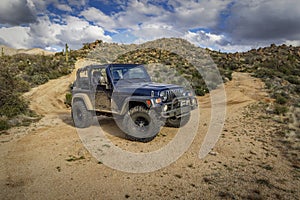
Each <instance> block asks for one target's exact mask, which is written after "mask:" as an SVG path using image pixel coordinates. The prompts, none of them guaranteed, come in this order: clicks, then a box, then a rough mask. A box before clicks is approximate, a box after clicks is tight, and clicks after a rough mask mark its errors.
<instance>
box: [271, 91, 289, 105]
mask: <svg viewBox="0 0 300 200" xmlns="http://www.w3.org/2000/svg"><path fill="white" fill-rule="evenodd" d="M274 98H275V99H276V103H278V104H281V105H283V104H286V103H287V101H288V99H287V98H286V97H285V95H284V94H282V93H279V94H278V93H276V94H274Z"/></svg>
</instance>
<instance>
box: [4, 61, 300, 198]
mask: <svg viewBox="0 0 300 200" xmlns="http://www.w3.org/2000/svg"><path fill="white" fill-rule="evenodd" d="M88 63H91V62H90V61H86V60H80V61H78V62H77V63H76V68H78V67H81V66H85V65H87V64H88ZM74 78H75V77H74V73H73V74H71V75H69V76H65V77H62V78H60V79H57V80H51V81H49V82H48V83H46V84H44V85H42V86H39V87H37V88H34V89H32V90H31V91H30V92H29V93H27V94H25V97H26V98H28V99H29V100H30V101H31V108H32V109H33V110H34V111H36V112H37V113H39V114H42V115H43V116H44V117H43V118H42V119H41V120H40V121H39V122H36V123H34V124H32V125H30V126H29V127H18V128H13V129H10V130H9V131H7V134H3V135H1V136H0V142H1V143H0V144H1V145H0V152H1V153H0V158H1V164H0V197H1V199H125V198H128V199H175V198H179V199H216V198H220V199H221V198H222V199H224V198H227V199H231V198H237V199H241V198H242V199H245V198H249V199H280V198H281V199H299V198H300V191H299V183H300V180H299V174H297V172H296V171H295V170H294V169H293V168H292V167H291V166H290V165H291V164H290V163H289V162H288V161H287V160H286V159H285V158H284V157H283V155H282V154H281V152H280V151H279V149H278V148H277V147H276V146H277V145H279V144H278V143H276V142H274V141H273V138H275V137H277V136H276V130H277V129H278V128H279V125H278V124H275V123H274V122H273V121H272V120H271V119H270V116H267V115H266V114H264V111H262V110H261V108H262V106H261V105H260V103H259V102H264V101H268V98H267V94H266V93H265V92H264V84H263V83H262V82H261V81H260V80H258V79H255V78H252V77H251V76H250V75H249V74H244V73H234V74H233V80H232V81H230V82H228V83H226V94H227V115H226V116H227V117H226V123H225V125H224V129H223V132H222V135H221V137H220V138H219V140H218V143H217V144H216V146H215V147H214V149H213V151H212V152H211V153H210V154H209V155H207V156H206V157H205V158H204V159H199V158H198V153H199V149H200V146H201V144H202V142H203V139H204V136H205V134H206V131H207V129H208V126H209V123H210V116H211V113H210V109H211V106H210V97H209V95H206V96H204V97H199V105H200V113H201V122H200V124H199V128H198V132H197V135H196V138H195V140H194V141H193V143H192V145H191V146H190V148H189V149H188V151H187V152H186V153H184V155H183V156H182V157H180V158H179V159H178V160H177V161H176V162H174V163H173V164H171V165H169V166H167V167H165V168H163V169H160V170H157V171H155V172H151V173H144V174H133V173H125V172H121V171H116V170H113V169H111V168H109V167H107V166H105V165H104V164H101V163H99V162H98V161H97V160H96V159H95V158H93V157H92V156H91V155H90V153H89V152H88V151H87V150H86V149H85V147H84V146H83V144H82V142H81V140H80V138H79V136H78V134H77V132H76V129H75V128H74V127H73V123H72V120H71V117H70V109H68V108H66V106H65V105H64V103H63V102H64V98H65V93H66V91H67V88H68V86H69V84H70V83H71V82H72V81H73V80H74ZM213 92H216V93H217V92H218V89H217V90H215V91H213ZM99 122H100V124H101V127H102V129H103V130H104V131H105V134H106V135H107V137H108V138H109V139H110V140H111V141H112V142H113V143H114V144H116V145H118V146H119V147H120V148H124V149H127V150H130V151H133V152H148V151H152V150H154V149H158V148H159V147H161V146H163V145H165V144H166V143H168V141H170V140H171V139H172V138H173V137H174V135H175V134H176V129H172V128H163V129H162V131H161V132H160V134H159V135H158V137H156V138H155V139H154V140H153V141H151V142H149V143H138V142H132V141H128V140H125V139H123V137H122V132H121V131H120V130H119V129H118V128H117V126H116V124H115V122H114V120H113V119H110V118H104V117H100V118H99ZM70 158H73V160H72V159H70ZM74 158H75V159H74ZM76 158H78V159H76ZM80 158H82V159H80ZM68 159H70V160H68Z"/></svg>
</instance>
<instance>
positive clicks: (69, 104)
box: [65, 92, 72, 106]
mask: <svg viewBox="0 0 300 200" xmlns="http://www.w3.org/2000/svg"><path fill="white" fill-rule="evenodd" d="M65 104H66V105H68V106H71V104H72V94H71V93H70V92H68V93H67V94H66V99H65Z"/></svg>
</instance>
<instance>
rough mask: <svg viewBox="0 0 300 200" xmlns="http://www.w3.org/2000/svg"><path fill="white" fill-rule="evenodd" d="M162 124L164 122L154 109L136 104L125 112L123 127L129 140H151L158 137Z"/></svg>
mask: <svg viewBox="0 0 300 200" xmlns="http://www.w3.org/2000/svg"><path fill="white" fill-rule="evenodd" d="M161 126H162V122H161V121H160V120H159V119H158V116H157V114H156V112H155V111H154V110H149V109H146V108H145V107H144V106H135V107H133V108H131V109H130V110H129V111H128V112H127V113H126V114H125V116H124V119H123V121H122V128H121V129H122V130H123V131H124V132H125V134H126V138H127V139H129V140H134V141H139V142H149V141H151V140H153V139H154V138H155V137H156V135H157V134H158V133H159V131H160V127H161Z"/></svg>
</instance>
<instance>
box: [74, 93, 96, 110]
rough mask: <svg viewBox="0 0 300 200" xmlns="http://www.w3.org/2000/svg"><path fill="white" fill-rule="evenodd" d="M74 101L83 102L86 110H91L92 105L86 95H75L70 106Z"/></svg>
mask: <svg viewBox="0 0 300 200" xmlns="http://www.w3.org/2000/svg"><path fill="white" fill-rule="evenodd" d="M76 100H81V101H83V102H84V104H85V106H86V108H87V109H88V110H93V104H92V102H91V100H90V98H89V96H88V95H87V94H75V95H74V96H73V98H72V105H73V103H74V101H76Z"/></svg>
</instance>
